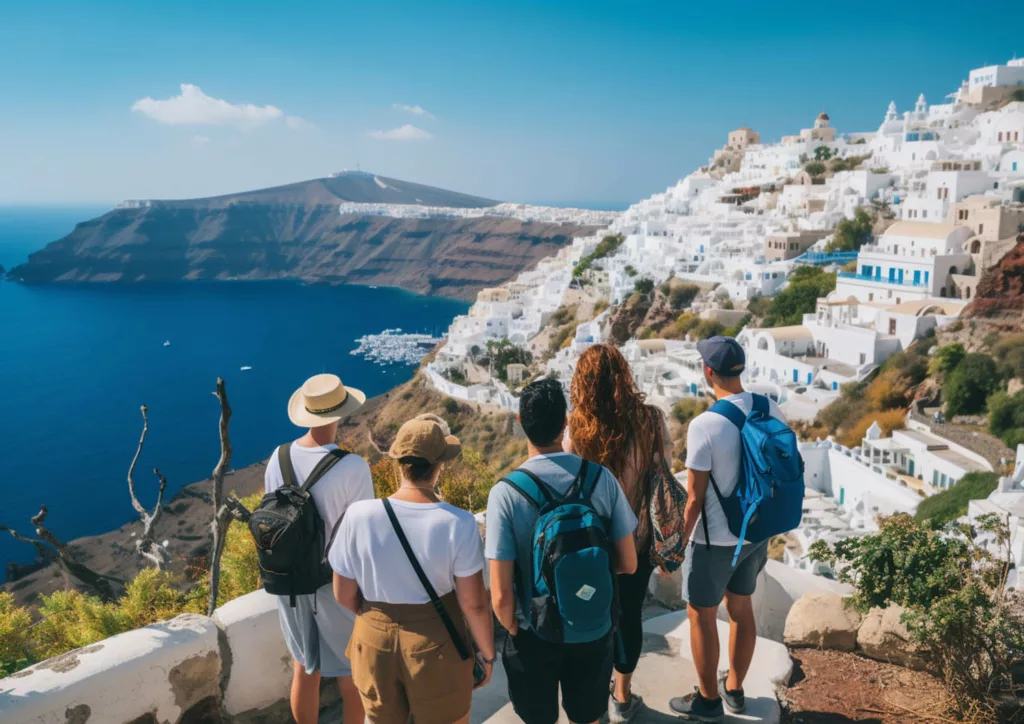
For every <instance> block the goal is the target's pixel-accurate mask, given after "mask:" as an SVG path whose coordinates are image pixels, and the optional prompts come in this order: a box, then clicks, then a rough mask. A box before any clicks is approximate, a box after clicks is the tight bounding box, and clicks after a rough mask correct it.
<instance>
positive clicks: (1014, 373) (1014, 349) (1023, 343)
mask: <svg viewBox="0 0 1024 724" xmlns="http://www.w3.org/2000/svg"><path fill="white" fill-rule="evenodd" d="M992 357H993V359H995V361H996V365H997V366H998V367H999V374H1001V375H1002V376H1003V377H1016V378H1018V379H1024V334H1011V335H1006V336H1004V337H1003V338H1002V339H1000V340H999V341H998V342H996V343H995V345H994V346H993V347H992Z"/></svg>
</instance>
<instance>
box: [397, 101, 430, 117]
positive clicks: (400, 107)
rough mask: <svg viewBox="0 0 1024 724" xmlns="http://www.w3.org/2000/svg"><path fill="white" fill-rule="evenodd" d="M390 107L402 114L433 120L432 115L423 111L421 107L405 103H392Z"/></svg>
mask: <svg viewBox="0 0 1024 724" xmlns="http://www.w3.org/2000/svg"><path fill="white" fill-rule="evenodd" d="M391 107H392V108H394V109H395V110H396V111H403V112H404V113H411V114H413V115H414V116H422V117H424V118H433V117H434V114H433V113H431V112H430V111H428V110H427V109H425V108H424V107H423V106H410V105H406V104H405V103H392V104H391Z"/></svg>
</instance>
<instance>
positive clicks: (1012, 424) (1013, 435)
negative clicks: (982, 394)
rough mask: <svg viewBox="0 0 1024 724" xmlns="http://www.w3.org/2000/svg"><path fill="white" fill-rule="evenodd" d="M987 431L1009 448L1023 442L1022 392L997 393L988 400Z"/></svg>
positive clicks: (1023, 410)
mask: <svg viewBox="0 0 1024 724" xmlns="http://www.w3.org/2000/svg"><path fill="white" fill-rule="evenodd" d="M988 430H989V432H991V433H992V434H993V435H995V436H996V437H998V438H1000V439H1001V440H1002V441H1003V442H1005V443H1006V444H1007V446H1009V447H1010V448H1016V447H1017V445H1019V444H1021V443H1022V442H1024V390H1020V391H1018V392H1016V393H1015V394H1013V395H1008V394H1006V393H1005V392H1002V391H1000V392H997V393H995V394H994V395H992V397H990V398H989V399H988Z"/></svg>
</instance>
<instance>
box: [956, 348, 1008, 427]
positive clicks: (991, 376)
mask: <svg viewBox="0 0 1024 724" xmlns="http://www.w3.org/2000/svg"><path fill="white" fill-rule="evenodd" d="M998 384H999V378H998V376H997V375H996V363H995V362H994V361H993V360H992V358H991V357H989V356H988V355H984V354H969V355H967V356H965V357H964V358H963V360H961V361H960V364H958V365H957V366H956V368H955V369H954V370H953V371H952V372H951V373H950V374H949V377H948V378H947V380H946V385H945V387H944V389H943V395H944V396H945V398H946V414H947V415H949V416H950V417H955V416H956V415H974V414H976V413H979V412H982V411H983V410H984V409H985V400H986V399H987V398H988V396H989V395H990V394H992V393H993V392H995V390H996V386H997V385H998Z"/></svg>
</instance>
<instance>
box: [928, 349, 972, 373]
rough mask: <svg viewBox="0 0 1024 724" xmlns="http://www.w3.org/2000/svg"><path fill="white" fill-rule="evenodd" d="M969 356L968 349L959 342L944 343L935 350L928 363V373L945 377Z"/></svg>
mask: <svg viewBox="0 0 1024 724" xmlns="http://www.w3.org/2000/svg"><path fill="white" fill-rule="evenodd" d="M966 356H967V350H965V349H964V346H963V345H962V344H960V343H959V342H954V343H953V344H947V345H943V346H942V347H939V348H938V349H937V350H935V354H933V355H932V359H931V361H930V362H929V363H928V374H930V375H932V376H933V377H940V378H944V377H945V376H946V375H948V374H949V373H950V372H952V371H953V370H954V369H956V366H957V365H958V364H960V362H962V361H963V359H964V357H966Z"/></svg>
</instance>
